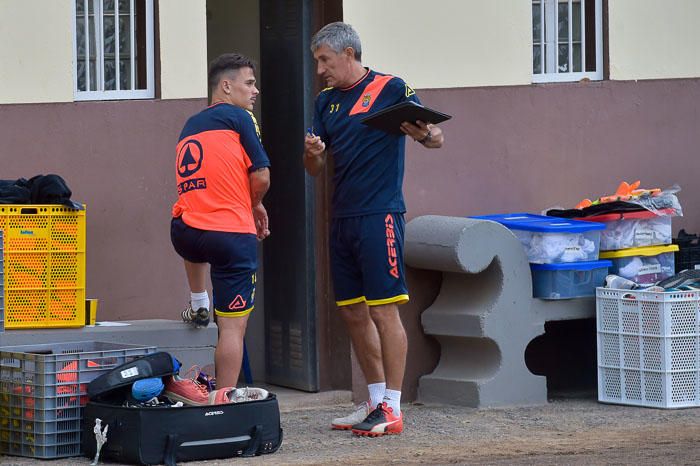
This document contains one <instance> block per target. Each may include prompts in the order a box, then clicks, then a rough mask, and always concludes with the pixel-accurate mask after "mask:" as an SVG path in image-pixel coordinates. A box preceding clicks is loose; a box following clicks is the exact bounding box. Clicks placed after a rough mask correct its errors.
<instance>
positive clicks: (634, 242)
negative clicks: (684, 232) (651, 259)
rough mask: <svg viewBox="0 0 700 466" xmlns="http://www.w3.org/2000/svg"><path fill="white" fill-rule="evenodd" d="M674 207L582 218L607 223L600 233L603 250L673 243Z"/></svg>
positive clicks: (601, 248)
mask: <svg viewBox="0 0 700 466" xmlns="http://www.w3.org/2000/svg"><path fill="white" fill-rule="evenodd" d="M675 212H676V211H675V210H674V209H661V210H660V211H659V214H661V215H658V214H657V213H655V212H651V211H648V210H641V211H636V212H621V213H612V214H603V215H596V216H594V217H584V218H580V219H579V220H587V221H589V222H599V223H604V224H605V230H603V231H602V232H601V234H600V250H601V251H615V250H618V249H628V248H640V247H644V246H657V245H664V244H671V240H672V236H673V234H672V232H671V218H672V217H673V216H675Z"/></svg>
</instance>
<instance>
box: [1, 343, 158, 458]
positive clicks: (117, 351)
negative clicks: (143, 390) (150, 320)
mask: <svg viewBox="0 0 700 466" xmlns="http://www.w3.org/2000/svg"><path fill="white" fill-rule="evenodd" d="M155 351H156V348H155V347H152V346H150V347H149V346H139V345H127V344H122V343H103V342H95V341H89V342H71V343H54V344H46V345H26V346H7V347H0V454H6V455H13V456H28V457H32V458H42V459H51V458H62V457H68V456H78V455H80V454H81V426H80V422H81V419H82V413H83V408H82V407H83V406H84V405H85V404H86V403H87V384H88V383H89V382H90V381H92V380H93V379H94V378H95V377H97V376H98V375H101V374H103V373H105V372H107V371H108V370H109V369H112V368H114V367H116V366H118V365H120V364H123V363H125V362H127V361H130V360H132V359H134V358H136V357H139V356H143V355H145V354H148V353H152V352H155Z"/></svg>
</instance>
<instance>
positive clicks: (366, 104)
mask: <svg viewBox="0 0 700 466" xmlns="http://www.w3.org/2000/svg"><path fill="white" fill-rule="evenodd" d="M371 101H372V94H365V95H364V96H362V106H363V107H369V103H370V102H371Z"/></svg>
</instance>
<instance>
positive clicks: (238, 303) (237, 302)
mask: <svg viewBox="0 0 700 466" xmlns="http://www.w3.org/2000/svg"><path fill="white" fill-rule="evenodd" d="M228 308H229V309H231V310H232V311H238V310H239V309H243V308H245V299H243V296H241V295H238V296H236V297H235V298H234V300H233V301H231V303H230V304H229V305H228Z"/></svg>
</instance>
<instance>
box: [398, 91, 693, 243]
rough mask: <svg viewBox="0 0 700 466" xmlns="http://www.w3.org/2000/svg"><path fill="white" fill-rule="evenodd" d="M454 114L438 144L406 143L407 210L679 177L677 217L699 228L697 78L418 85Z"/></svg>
mask: <svg viewBox="0 0 700 466" xmlns="http://www.w3.org/2000/svg"><path fill="white" fill-rule="evenodd" d="M418 95H419V96H420V97H421V99H422V100H423V102H425V103H426V104H427V105H430V106H434V107H435V108H439V109H440V110H443V111H445V112H447V113H449V114H452V115H453V116H454V117H453V118H452V119H451V120H449V121H447V122H445V123H443V124H442V125H441V127H443V128H444V130H445V132H446V142H445V145H444V147H443V149H441V150H440V151H428V150H426V149H423V148H422V147H420V146H419V145H418V144H417V143H412V142H410V141H408V142H407V148H406V177H405V182H404V193H405V195H406V204H407V208H408V218H412V217H415V216H418V215H425V214H441V215H456V216H464V215H480V214H489V213H505V212H523V211H528V212H539V211H541V210H542V209H546V208H549V207H553V206H563V207H572V206H574V205H575V204H576V203H578V202H579V201H580V200H581V199H583V198H591V199H593V198H596V197H599V196H602V195H605V194H611V193H612V192H614V191H615V189H616V188H617V185H618V184H619V183H620V181H623V180H626V181H630V182H631V181H634V180H641V181H642V187H647V188H654V187H659V188H665V187H668V186H670V185H672V184H674V183H678V184H679V185H680V186H681V188H682V191H681V192H680V193H679V198H680V201H681V203H682V205H683V210H684V212H685V216H684V217H679V218H675V219H674V223H673V231H674V234H676V233H677V232H678V229H679V228H686V229H687V230H688V231H693V232H700V184H698V182H697V174H698V173H700V157H698V147H700V133H699V132H698V131H697V128H698V127H700V114H698V112H697V99H694V98H693V96H697V95H700V79H677V80H665V81H664V80H661V81H657V80H653V81H637V82H634V81H624V82H615V81H604V82H600V83H576V84H565V85H548V86H518V87H502V88H489V89H443V90H418Z"/></svg>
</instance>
